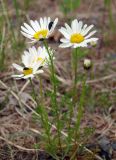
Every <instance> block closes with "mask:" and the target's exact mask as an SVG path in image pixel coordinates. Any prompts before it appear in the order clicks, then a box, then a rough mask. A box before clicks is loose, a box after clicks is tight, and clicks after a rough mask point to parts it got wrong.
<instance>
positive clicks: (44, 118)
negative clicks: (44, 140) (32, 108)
mask: <svg viewBox="0 0 116 160" xmlns="http://www.w3.org/2000/svg"><path fill="white" fill-rule="evenodd" d="M30 83H31V87H32V91H33V96H34V100H35V101H36V103H37V107H38V108H39V114H40V117H41V121H42V123H43V126H44V127H45V132H46V135H47V136H48V143H49V145H51V138H50V125H49V124H48V116H47V113H46V111H45V109H44V108H42V107H43V106H42V105H41V104H39V102H38V99H37V96H36V92H35V88H34V85H33V82H32V79H31V78H30Z"/></svg>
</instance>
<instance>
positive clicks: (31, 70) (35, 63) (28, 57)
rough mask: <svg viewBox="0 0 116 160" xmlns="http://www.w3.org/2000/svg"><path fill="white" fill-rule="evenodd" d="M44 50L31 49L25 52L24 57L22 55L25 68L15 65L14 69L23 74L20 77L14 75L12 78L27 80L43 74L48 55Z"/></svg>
mask: <svg viewBox="0 0 116 160" xmlns="http://www.w3.org/2000/svg"><path fill="white" fill-rule="evenodd" d="M38 51H42V53H44V56H43V55H42V53H41V52H40V54H39V53H37V52H38ZM43 51H45V50H44V48H41V47H39V48H38V50H36V48H35V47H32V48H29V51H24V55H22V63H23V65H24V67H22V66H19V65H18V64H15V63H13V67H14V68H16V69H17V70H18V71H19V72H21V74H19V75H13V76H12V77H14V78H16V79H21V78H23V79H27V78H33V77H34V75H35V74H39V73H43V70H42V69H41V67H42V66H43V65H44V64H45V62H44V61H45V59H46V58H47V56H46V55H45V54H47V53H46V52H43Z"/></svg>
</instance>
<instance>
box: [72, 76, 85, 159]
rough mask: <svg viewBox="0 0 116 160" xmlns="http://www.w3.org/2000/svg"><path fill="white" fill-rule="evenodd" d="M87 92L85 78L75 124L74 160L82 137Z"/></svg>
mask: <svg viewBox="0 0 116 160" xmlns="http://www.w3.org/2000/svg"><path fill="white" fill-rule="evenodd" d="M85 91H86V78H85V77H84V78H83V83H82V94H81V98H80V103H79V106H78V114H77V120H76V124H75V128H74V130H75V133H74V139H75V146H74V148H75V149H74V152H73V154H72V157H73V159H74V158H75V156H76V153H77V152H76V151H77V149H78V145H79V144H78V142H77V141H78V139H79V137H80V125H81V119H82V117H83V105H84V102H85V101H84V100H85Z"/></svg>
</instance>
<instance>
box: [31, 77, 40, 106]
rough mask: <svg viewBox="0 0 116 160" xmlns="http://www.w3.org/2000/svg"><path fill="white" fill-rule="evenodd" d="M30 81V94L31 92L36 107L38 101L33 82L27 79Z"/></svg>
mask: <svg viewBox="0 0 116 160" xmlns="http://www.w3.org/2000/svg"><path fill="white" fill-rule="evenodd" d="M29 80H30V84H31V87H32V92H33V97H34V100H35V101H36V103H37V105H38V100H37V97H36V92H35V88H34V85H33V82H32V79H31V78H29Z"/></svg>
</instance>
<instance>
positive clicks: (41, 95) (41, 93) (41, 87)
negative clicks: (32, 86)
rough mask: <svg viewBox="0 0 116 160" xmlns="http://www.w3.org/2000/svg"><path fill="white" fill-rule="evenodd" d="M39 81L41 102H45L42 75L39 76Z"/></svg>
mask: <svg viewBox="0 0 116 160" xmlns="http://www.w3.org/2000/svg"><path fill="white" fill-rule="evenodd" d="M39 83H40V87H39V89H40V98H41V103H43V86H42V80H41V77H39Z"/></svg>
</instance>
